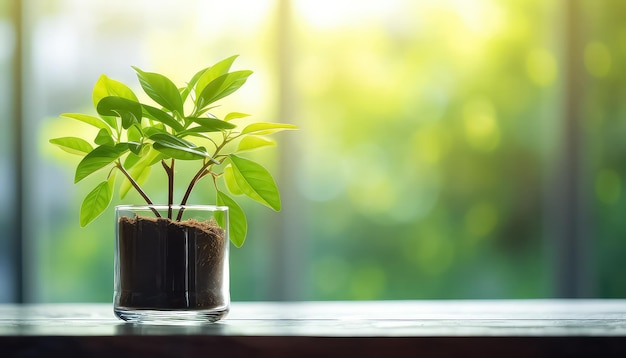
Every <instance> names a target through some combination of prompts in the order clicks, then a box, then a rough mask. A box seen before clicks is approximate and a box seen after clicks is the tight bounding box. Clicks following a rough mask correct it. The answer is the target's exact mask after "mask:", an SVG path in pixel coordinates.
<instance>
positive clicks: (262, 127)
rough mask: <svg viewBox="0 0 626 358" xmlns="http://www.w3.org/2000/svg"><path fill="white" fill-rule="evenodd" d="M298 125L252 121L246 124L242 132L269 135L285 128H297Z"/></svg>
mask: <svg viewBox="0 0 626 358" xmlns="http://www.w3.org/2000/svg"><path fill="white" fill-rule="evenodd" d="M295 129H298V127H296V126H294V125H293V124H286V123H266V122H258V123H252V124H249V125H247V126H246V128H244V129H243V131H242V132H241V133H242V134H250V133H254V134H256V135H267V134H272V133H276V132H280V131H285V130H295Z"/></svg>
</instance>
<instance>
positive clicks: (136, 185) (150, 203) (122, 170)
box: [116, 160, 161, 218]
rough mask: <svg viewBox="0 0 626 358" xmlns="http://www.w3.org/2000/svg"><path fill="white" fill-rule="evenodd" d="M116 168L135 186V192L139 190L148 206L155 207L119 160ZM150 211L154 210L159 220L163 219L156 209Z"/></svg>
mask: <svg viewBox="0 0 626 358" xmlns="http://www.w3.org/2000/svg"><path fill="white" fill-rule="evenodd" d="M116 166H117V168H118V169H119V170H120V171H121V172H122V174H124V176H125V177H126V179H128V181H130V184H131V185H132V186H133V188H135V190H137V192H138V193H139V195H141V197H142V198H143V199H144V200H145V201H146V203H148V205H154V204H153V203H152V200H150V198H149V197H148V195H147V194H146V193H145V192H144V191H143V190H142V189H141V188H140V187H139V184H137V182H136V181H135V179H133V177H132V176H131V175H130V174H129V173H128V172H127V171H126V169H124V166H123V165H122V163H121V162H120V161H119V160H118V161H117V163H116ZM150 210H152V212H153V213H154V215H155V216H156V217H157V218H160V217H161V214H159V212H158V210H156V209H155V208H152V207H151V208H150Z"/></svg>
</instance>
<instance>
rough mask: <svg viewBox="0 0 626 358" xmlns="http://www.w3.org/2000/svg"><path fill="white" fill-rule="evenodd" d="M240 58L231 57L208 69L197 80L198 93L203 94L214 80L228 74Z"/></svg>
mask: <svg viewBox="0 0 626 358" xmlns="http://www.w3.org/2000/svg"><path fill="white" fill-rule="evenodd" d="M238 56H239V55H234V56H230V57H228V58H225V59H223V60H221V61H219V62H218V63H216V64H214V65H213V66H211V67H209V68H207V69H206V70H205V71H204V72H203V73H202V75H201V76H200V77H199V78H198V80H197V84H196V93H201V92H202V90H204V88H205V87H206V86H207V85H208V84H209V83H211V82H212V81H213V80H214V79H216V78H218V77H219V76H222V75H225V74H227V73H228V70H230V67H231V66H232V65H233V62H235V60H236V59H237V57H238ZM192 80H193V79H192Z"/></svg>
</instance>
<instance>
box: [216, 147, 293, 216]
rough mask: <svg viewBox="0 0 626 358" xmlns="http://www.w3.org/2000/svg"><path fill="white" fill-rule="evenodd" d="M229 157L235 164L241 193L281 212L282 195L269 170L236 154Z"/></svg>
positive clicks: (235, 173) (234, 167) (234, 171)
mask: <svg viewBox="0 0 626 358" xmlns="http://www.w3.org/2000/svg"><path fill="white" fill-rule="evenodd" d="M228 157H229V158H230V161H231V163H232V164H233V169H234V170H233V174H234V176H235V180H236V182H237V185H238V186H239V188H240V189H241V191H242V192H243V193H244V194H245V195H246V196H248V197H249V198H251V199H253V200H255V201H257V202H259V203H261V204H263V205H265V206H267V207H269V208H272V209H274V210H276V211H279V210H280V206H281V205H280V194H279V192H278V187H277V186H276V183H275V182H274V178H272V175H271V174H270V173H269V172H268V171H267V169H265V168H263V167H262V166H261V165H260V164H257V163H255V162H253V161H251V160H249V159H244V158H241V157H238V156H236V155H234V154H231V155H229V156H228Z"/></svg>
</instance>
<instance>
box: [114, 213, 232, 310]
mask: <svg viewBox="0 0 626 358" xmlns="http://www.w3.org/2000/svg"><path fill="white" fill-rule="evenodd" d="M118 225H119V284H120V287H119V290H120V292H119V294H120V296H119V306H121V307H127V308H140V309H198V310H202V309H211V308H215V307H220V306H223V305H225V304H227V302H225V299H224V297H223V294H222V286H223V283H224V282H223V280H224V259H225V258H224V251H225V245H226V244H227V242H225V239H224V230H223V229H221V228H220V227H218V226H217V225H216V224H215V223H214V222H199V221H196V220H185V221H182V222H175V221H172V220H170V219H165V218H158V219H154V218H146V217H141V216H139V217H134V218H129V217H122V218H120V220H119V223H118Z"/></svg>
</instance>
